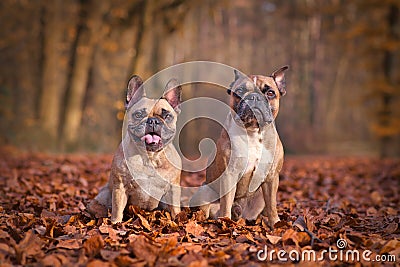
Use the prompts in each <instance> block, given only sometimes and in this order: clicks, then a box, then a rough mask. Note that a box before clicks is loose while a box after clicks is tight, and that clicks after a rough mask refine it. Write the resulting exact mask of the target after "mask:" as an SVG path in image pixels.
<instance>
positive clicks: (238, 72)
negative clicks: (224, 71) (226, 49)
mask: <svg viewBox="0 0 400 267" xmlns="http://www.w3.org/2000/svg"><path fill="white" fill-rule="evenodd" d="M233 73H234V74H235V81H236V80H237V79H239V78H240V77H243V74H242V73H241V72H240V71H238V70H237V69H234V70H233Z"/></svg>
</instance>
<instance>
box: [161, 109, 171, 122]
mask: <svg viewBox="0 0 400 267" xmlns="http://www.w3.org/2000/svg"><path fill="white" fill-rule="evenodd" d="M161 116H162V117H163V119H164V120H165V121H167V122H169V121H172V120H173V119H174V116H173V115H172V114H171V113H170V112H168V111H166V110H165V109H162V114H161Z"/></svg>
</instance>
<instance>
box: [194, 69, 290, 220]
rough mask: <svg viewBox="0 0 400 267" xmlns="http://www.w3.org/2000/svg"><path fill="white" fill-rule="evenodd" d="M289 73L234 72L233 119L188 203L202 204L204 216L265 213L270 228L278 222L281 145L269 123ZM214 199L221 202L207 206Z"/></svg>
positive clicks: (228, 120) (230, 102)
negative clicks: (248, 74)
mask: <svg viewBox="0 0 400 267" xmlns="http://www.w3.org/2000/svg"><path fill="white" fill-rule="evenodd" d="M287 69H288V67H287V66H284V67H282V68H280V69H278V70H277V71H275V72H273V73H272V75H270V76H262V75H250V76H245V75H242V74H241V73H240V72H238V71H236V70H235V80H234V82H233V83H232V84H231V86H230V88H229V89H228V94H229V95H230V98H229V105H230V107H231V110H232V111H231V115H229V116H228V118H227V120H226V122H225V127H224V129H223V130H222V132H221V135H220V138H219V139H218V141H217V152H216V157H215V159H214V160H213V162H212V163H211V164H210V166H209V167H208V168H207V170H206V182H205V185H204V186H203V188H200V190H199V192H198V193H197V194H195V196H194V197H193V198H192V203H202V204H201V205H200V208H201V209H202V210H203V211H204V213H205V215H206V217H209V216H211V217H213V218H216V217H228V218H232V219H238V218H240V217H243V218H245V219H248V220H255V219H256V218H257V217H258V216H259V215H260V214H261V213H262V212H263V214H264V215H267V216H268V224H269V226H270V227H273V225H274V224H275V223H276V222H277V221H279V217H278V213H277V209H276V194H277V190H278V184H279V172H280V170H281V168H282V165H283V146H282V143H281V141H280V139H279V136H278V133H277V132H276V129H275V127H274V124H273V121H274V119H275V118H276V116H277V115H278V111H279V99H280V97H281V96H283V95H285V94H286V89H285V76H284V73H285V71H286V70H287ZM243 140H245V141H243ZM228 165H229V166H228ZM217 180H219V181H217ZM216 196H218V198H219V197H220V200H219V203H218V202H217V203H213V204H210V203H209V201H208V200H210V199H211V200H212V199H215V197H216ZM193 200H194V201H193ZM202 200H203V201H202Z"/></svg>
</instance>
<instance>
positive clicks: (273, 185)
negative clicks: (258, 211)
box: [261, 173, 279, 228]
mask: <svg viewBox="0 0 400 267" xmlns="http://www.w3.org/2000/svg"><path fill="white" fill-rule="evenodd" d="M278 185H279V173H276V174H274V175H273V179H272V180H269V181H265V182H264V183H263V184H262V185H261V188H262V192H263V195H264V201H265V212H266V215H267V216H268V225H269V227H271V228H273V227H274V224H275V223H276V222H278V221H279V216H278V211H277V209H276V193H277V191H278Z"/></svg>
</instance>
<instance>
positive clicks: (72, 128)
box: [62, 0, 108, 146]
mask: <svg viewBox="0 0 400 267" xmlns="http://www.w3.org/2000/svg"><path fill="white" fill-rule="evenodd" d="M107 7H108V1H94V0H93V1H88V2H85V3H83V6H82V11H83V14H82V15H81V17H83V18H84V19H85V18H86V16H85V15H87V18H86V20H85V21H83V23H82V25H81V29H80V31H79V32H78V36H77V43H76V50H75V56H74V61H73V69H72V75H71V82H70V88H69V91H68V95H67V100H66V101H67V102H66V107H65V118H64V124H63V132H62V133H63V135H62V136H63V145H67V146H69V145H74V144H75V143H76V140H77V138H78V132H79V126H80V124H81V119H82V110H83V100H84V97H85V92H86V88H87V84H88V78H89V72H90V69H91V63H92V60H93V51H94V49H95V45H96V43H97V41H98V39H99V37H100V36H101V33H99V31H100V28H101V25H102V22H103V14H104V13H105V11H106V10H107Z"/></svg>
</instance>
